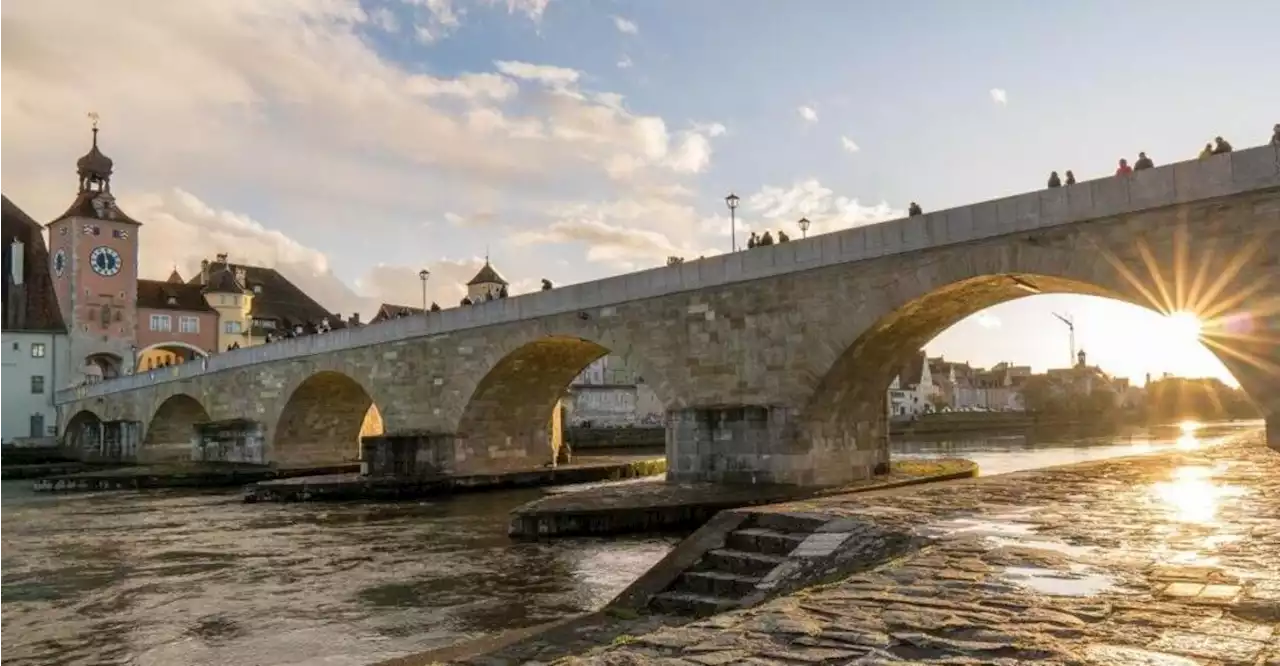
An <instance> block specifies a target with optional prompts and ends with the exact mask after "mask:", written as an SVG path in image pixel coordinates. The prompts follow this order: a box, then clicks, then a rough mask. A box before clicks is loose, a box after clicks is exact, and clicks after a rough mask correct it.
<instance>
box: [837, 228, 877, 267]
mask: <svg viewBox="0 0 1280 666" xmlns="http://www.w3.org/2000/svg"><path fill="white" fill-rule="evenodd" d="M836 235H837V236H839V238H840V259H841V261H860V260H862V259H865V258H866V257H869V256H871V255H870V254H868V253H867V227H865V226H863V227H854V228H852V229H846V230H844V231H841V232H838V233H837V234H836Z"/></svg>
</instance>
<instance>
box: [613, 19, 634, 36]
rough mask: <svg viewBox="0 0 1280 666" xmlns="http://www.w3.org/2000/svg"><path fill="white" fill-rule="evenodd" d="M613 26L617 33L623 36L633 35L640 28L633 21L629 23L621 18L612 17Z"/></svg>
mask: <svg viewBox="0 0 1280 666" xmlns="http://www.w3.org/2000/svg"><path fill="white" fill-rule="evenodd" d="M613 25H614V27H616V28H617V29H618V32H621V33H623V34H625V35H635V34H639V32H640V26H638V25H636V24H635V21H629V20H627V19H624V18H622V17H621V16H615V17H613Z"/></svg>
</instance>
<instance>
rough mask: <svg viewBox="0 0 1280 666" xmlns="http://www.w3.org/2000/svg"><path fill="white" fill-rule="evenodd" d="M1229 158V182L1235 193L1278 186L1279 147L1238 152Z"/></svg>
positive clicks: (1279, 182) (1264, 147) (1279, 170)
mask: <svg viewBox="0 0 1280 666" xmlns="http://www.w3.org/2000/svg"><path fill="white" fill-rule="evenodd" d="M1230 157H1231V160H1230V161H1231V182H1232V184H1233V185H1234V186H1235V188H1234V189H1235V190H1236V191H1244V190H1252V189H1257V188H1260V187H1275V186H1280V147H1278V146H1270V145H1268V146H1260V147H1258V148H1250V149H1248V150H1238V151H1236V152H1233V153H1231V155H1230Z"/></svg>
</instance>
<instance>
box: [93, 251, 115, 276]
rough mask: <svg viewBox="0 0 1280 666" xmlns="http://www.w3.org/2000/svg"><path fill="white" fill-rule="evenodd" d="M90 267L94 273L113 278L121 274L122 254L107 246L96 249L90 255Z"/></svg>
mask: <svg viewBox="0 0 1280 666" xmlns="http://www.w3.org/2000/svg"><path fill="white" fill-rule="evenodd" d="M89 265H90V266H92V267H93V272H94V273H97V274H98V275H105V276H107V277H111V276H112V275H115V274H116V273H119V272H120V253H119V252H116V251H115V250H114V249H112V248H109V247H107V246H105V245H103V246H101V247H95V248H93V252H90V253H89Z"/></svg>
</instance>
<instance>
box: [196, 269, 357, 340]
mask: <svg viewBox="0 0 1280 666" xmlns="http://www.w3.org/2000/svg"><path fill="white" fill-rule="evenodd" d="M227 269H230V271H231V272H232V273H233V274H234V273H235V271H236V270H243V271H244V287H245V288H247V289H248V290H249V291H251V292H252V293H253V304H252V306H250V307H251V310H250V315H251V316H252V317H253V318H254V319H274V320H276V321H277V322H278V323H279V326H280V327H282V328H283V327H292V326H297V325H306V324H319V323H320V322H321V320H323V319H325V318H328V319H329V325H330V326H331V327H332V328H334V329H338V328H344V327H345V326H346V322H345V321H343V319H342V317H341V316H340V315H338V314H336V313H333V312H329V311H328V310H326V309H325V308H324V306H322V305H320V304H319V303H317V302H316V301H315V300H314V299H312V298H311V297H310V296H308V295H307V294H306V293H305V292H303V291H302V290H301V289H299V288H298V287H297V286H296V285H294V284H293V283H292V282H290V281H289V280H288V279H286V278H285V277H284V276H283V275H281V274H280V273H279V272H278V271H276V269H274V268H263V267H261V266H246V265H243V264H233V263H227V262H223V261H216V262H211V263H210V264H209V270H208V275H209V276H213V275H216V274H217V273H218V272H219V271H221V270H227ZM205 279H206V276H205V274H204V273H203V272H201V273H200V274H198V275H196V276H195V277H193V278H191V280H190V281H189V284H199V285H201V286H204V283H205V282H204V281H205ZM209 279H211V277H210V278H209ZM258 334H260V332H259V331H257V330H256V329H255V330H254V335H258Z"/></svg>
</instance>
